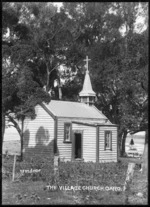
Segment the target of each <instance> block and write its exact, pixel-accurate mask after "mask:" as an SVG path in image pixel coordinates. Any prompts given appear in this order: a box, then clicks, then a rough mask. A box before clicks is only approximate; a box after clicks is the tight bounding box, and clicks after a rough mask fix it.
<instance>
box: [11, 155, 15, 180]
mask: <svg viewBox="0 0 150 207" xmlns="http://www.w3.org/2000/svg"><path fill="white" fill-rule="evenodd" d="M15 166H16V154H15V155H14V164H13V173H12V181H14V179H15Z"/></svg>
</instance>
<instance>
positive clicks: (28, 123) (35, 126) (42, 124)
mask: <svg viewBox="0 0 150 207" xmlns="http://www.w3.org/2000/svg"><path fill="white" fill-rule="evenodd" d="M35 111H36V118H35V119H33V120H31V119H29V118H27V119H26V120H25V122H24V154H25V155H28V154H29V155H30V153H32V154H33V155H37V154H38V155H39V154H42V155H46V156H47V155H48V156H50V155H53V150H54V146H53V141H54V119H53V118H52V117H51V116H50V115H49V114H48V113H47V112H46V111H45V110H44V109H43V108H42V107H41V106H40V105H37V106H36V107H35Z"/></svg>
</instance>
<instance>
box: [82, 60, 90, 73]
mask: <svg viewBox="0 0 150 207" xmlns="http://www.w3.org/2000/svg"><path fill="white" fill-rule="evenodd" d="M89 60H91V59H88V56H86V59H85V60H84V61H85V62H86V71H87V72H88V71H89V68H88V61H89Z"/></svg>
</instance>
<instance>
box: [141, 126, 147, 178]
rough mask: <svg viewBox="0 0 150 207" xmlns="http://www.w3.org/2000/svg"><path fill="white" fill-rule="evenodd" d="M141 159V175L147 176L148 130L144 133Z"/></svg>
mask: <svg viewBox="0 0 150 207" xmlns="http://www.w3.org/2000/svg"><path fill="white" fill-rule="evenodd" d="M142 159H143V160H142V161H143V163H142V173H143V174H144V175H148V129H147V130H146V132H145V146H144V152H143V157H142Z"/></svg>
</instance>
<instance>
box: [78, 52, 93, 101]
mask: <svg viewBox="0 0 150 207" xmlns="http://www.w3.org/2000/svg"><path fill="white" fill-rule="evenodd" d="M89 60H90V59H88V56H86V59H85V60H84V61H86V74H85V78H84V83H83V89H82V91H81V92H80V93H79V96H80V97H81V102H85V103H87V104H90V103H92V104H93V103H94V99H95V96H96V94H95V92H94V91H93V89H92V85H91V80H90V76H89V70H88V61H89Z"/></svg>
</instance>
